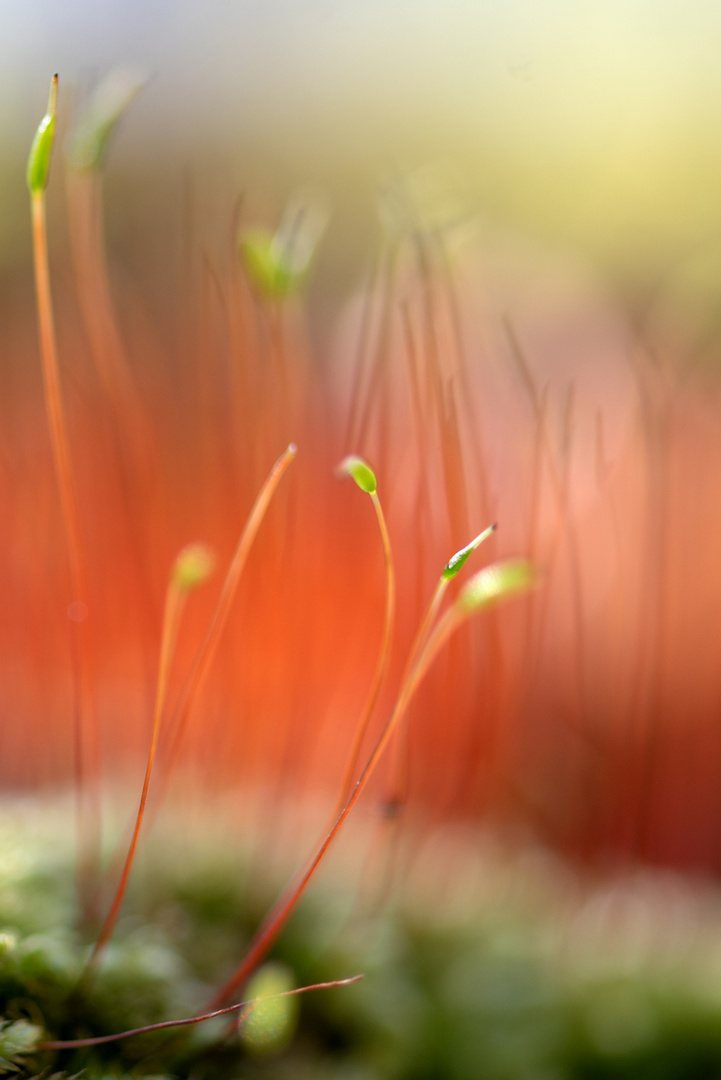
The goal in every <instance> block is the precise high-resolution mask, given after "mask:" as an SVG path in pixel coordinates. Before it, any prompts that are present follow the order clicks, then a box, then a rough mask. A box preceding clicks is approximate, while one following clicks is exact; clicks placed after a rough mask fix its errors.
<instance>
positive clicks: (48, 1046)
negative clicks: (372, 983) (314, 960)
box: [38, 975, 363, 1050]
mask: <svg viewBox="0 0 721 1080" xmlns="http://www.w3.org/2000/svg"><path fill="white" fill-rule="evenodd" d="M362 978H363V976H362V975H351V976H350V978H348V979H333V980H332V981H331V982H321V983H313V985H312V986H298V987H296V989H295V990H282V991H281V992H280V993H279V994H266V995H264V996H263V997H259V998H250V1000H249V1001H240V1002H238V1004H237V1005H228V1006H227V1007H226V1008H225V1009H215V1010H213V1012H207V1013H202V1014H201V1015H199V1016H188V1017H185V1018H184V1019H183V1020H162V1021H161V1022H160V1023H157V1024H145V1025H144V1026H143V1027H139V1028H131V1029H130V1030H129V1031H119V1032H117V1033H116V1034H115V1035H98V1036H96V1037H95V1038H92V1039H64V1040H62V1039H60V1040H56V1041H55V1042H44V1043H41V1044H40V1046H39V1047H38V1049H39V1050H79V1049H81V1048H82V1047H84V1046H102V1045H103V1044H104V1043H110V1042H117V1041H118V1040H119V1039H129V1038H130V1037H131V1035H146V1034H147V1033H148V1032H149V1031H165V1030H167V1029H168V1028H176V1027H188V1026H189V1025H190V1024H201V1023H202V1022H203V1021H204V1020H213V1019H214V1018H215V1017H216V1016H227V1015H228V1014H229V1013H233V1012H237V1013H241V1012H242V1011H243V1010H244V1009H248V1010H251V1009H252V1008H253V1006H254V1005H257V1004H258V1002H260V1001H274V1000H275V999H277V998H286V997H296V996H297V995H298V994H308V993H310V992H311V990H334V989H335V988H336V987H338V986H352V985H353V983H357V982H360V980H361V979H362ZM241 1019H242V1018H241Z"/></svg>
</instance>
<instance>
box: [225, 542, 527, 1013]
mask: <svg viewBox="0 0 721 1080" xmlns="http://www.w3.org/2000/svg"><path fill="white" fill-rule="evenodd" d="M469 548H471V545H469ZM465 550H467V549H464V551H465ZM459 554H460V553H459ZM466 557H467V556H466ZM463 561H465V559H464V560H463ZM461 565H462V563H461ZM449 566H451V564H450V563H449ZM459 568H460V567H459ZM532 583H533V573H532V570H531V568H530V567H529V565H528V564H527V563H525V562H520V561H517V562H516V561H509V562H507V563H498V564H495V565H493V566H489V567H486V568H485V569H484V570H481V571H480V573H479V574H476V575H475V577H474V578H472V579H471V580H470V581H469V582H468V584H467V585H466V587H465V588H464V589H463V591H462V592H461V594H460V595H459V597H458V599H457V600H456V601H455V603H454V604H453V606H452V607H451V608H449V610H448V611H447V612H446V613H445V615H444V616H443V617H442V619H441V620H440V622H439V623H438V624H437V625H436V627H435V629H434V630H433V631H432V632H431V633H430V635H429V636H428V638H427V641H426V644H425V645H424V646H423V647H422V648H421V649H420V651H419V655H418V659H417V660H416V661H415V663H414V664H413V666H412V667H411V669H410V671H409V673H408V675H407V676H406V678H405V680H404V682H403V685H402V686H401V690H400V693H399V695H398V698H397V700H396V704H395V706H394V708H393V711H392V713H391V715H390V717H389V718H388V720H387V721H386V724H385V726H384V728H383V730H382V732H381V734H380V736H379V738H378V741H377V742H376V744H375V746H374V747H373V750H372V751H371V754H370V757H369V758H368V760H367V762H366V764H365V766H364V768H363V771H362V773H361V775H360V777H359V779H358V781H357V783H356V785H355V787H354V788H353V791H352V793H351V794H350V796H349V798H348V800H347V802H346V804H345V806H344V807H343V809H342V810H341V812H340V814H339V815H338V818H337V819H336V821H335V823H334V825H333V826H332V828H331V830H330V832H329V833H328V835H327V836H326V838H325V839H324V840H323V842H322V843H321V844H320V846H319V848H318V850H317V851H316V853H315V855H314V856H313V857H312V858H311V860H310V862H309V863H308V865H307V866H306V868H305V870H303V871H302V872H301V874H300V876H299V877H298V878H297V879H296V880H295V881H293V882H291V884H290V886H289V887H288V889H286V891H285V892H284V893H283V894H282V895H281V897H280V898H279V900H278V901H277V902H276V903H275V905H274V906H273V907H272V908H271V910H270V912H269V913H268V915H267V916H266V918H265V919H264V921H263V923H262V924H261V926H260V928H259V929H258V931H257V933H256V935H255V937H254V938H253V940H252V941H251V944H250V947H249V948H248V950H247V952H246V954H245V956H244V958H243V960H242V961H241V963H240V965H239V966H238V968H237V969H236V971H235V972H234V973H233V974H232V975H231V977H230V978H229V979H228V980H227V982H226V983H225V985H224V986H223V987H221V989H220V990H219V991H218V993H217V994H216V995H215V997H214V998H213V999H212V1001H211V1002H210V1004H209V1008H210V1009H213V1008H216V1007H219V1006H221V1005H223V1003H224V1002H226V1001H227V1000H228V999H229V998H230V997H231V996H232V995H233V994H235V993H236V992H237V990H238V989H239V988H240V987H241V986H242V985H243V983H244V982H245V981H246V979H247V978H248V977H249V976H250V975H251V973H252V972H253V971H254V969H255V967H256V966H257V964H258V963H259V962H260V960H261V959H262V958H263V956H265V954H266V953H267V951H268V949H269V948H270V947H271V946H272V944H273V942H274V941H275V939H276V938H277V936H278V934H279V933H280V931H281V930H282V928H283V926H284V925H285V923H286V921H287V919H288V918H289V916H290V914H291V912H292V911H293V909H294V907H295V905H296V904H297V903H298V901H299V900H300V898H301V896H302V895H303V892H304V891H305V888H306V886H307V885H308V883H309V881H310V880H311V878H312V877H313V875H314V873H315V872H316V870H317V869H318V866H319V865H320V863H321V862H322V860H323V858H324V856H325V854H326V852H327V851H328V849H329V848H330V846H331V844H332V843H333V841H334V840H335V838H336V836H337V835H338V833H339V832H340V830H341V828H342V827H343V824H344V822H345V820H346V818H347V817H348V815H349V814H350V812H351V810H352V809H353V807H354V806H355V804H356V803H357V801H358V799H359V798H360V796H361V795H362V793H363V791H364V789H365V787H366V785H367V784H368V781H369V780H370V778H371V776H372V775H373V773H374V771H375V768H376V766H377V765H378V762H379V761H380V759H381V757H382V756H383V753H384V751H385V749H386V747H387V746H388V742H389V740H390V738H391V736H392V735H393V733H394V731H395V730H396V728H397V726H398V724H399V722H400V720H401V719H402V717H403V715H404V713H405V711H406V709H407V708H408V705H409V704H410V701H411V699H412V697H413V695H414V693H415V691H416V689H417V688H418V685H419V684H420V682H421V680H422V679H423V678H424V676H425V675H426V673H427V671H428V669H429V667H430V666H431V664H432V662H433V660H434V659H435V657H436V656H437V654H438V652H439V651H440V650H441V649H442V648H443V646H444V645H445V643H446V642H447V641H448V639H449V638H450V637H451V635H452V634H453V633H454V631H455V630H456V629H457V628H458V627H459V626H460V625H461V624H462V623H463V622H464V621H465V620H466V619H467V618H468V617H469V616H470V615H471V614H473V612H474V611H478V610H480V609H481V608H487V607H489V606H491V605H492V604H494V603H495V602H497V601H499V600H501V599H503V598H504V597H505V596H510V595H512V594H514V593H519V592H523V591H526V590H527V589H529V588H530V587H531V585H532ZM437 594H438V590H436V594H435V595H434V598H433V600H432V601H431V605H433V604H434V603H435V602H436V597H437ZM441 595H442V592H441ZM427 625H428V623H427V620H426V619H424V620H423V624H422V626H421V631H420V632H419V637H418V638H417V640H416V645H414V649H417V647H418V644H419V642H420V641H421V640H422V639H421V637H420V633H424V632H425V629H426V627H427Z"/></svg>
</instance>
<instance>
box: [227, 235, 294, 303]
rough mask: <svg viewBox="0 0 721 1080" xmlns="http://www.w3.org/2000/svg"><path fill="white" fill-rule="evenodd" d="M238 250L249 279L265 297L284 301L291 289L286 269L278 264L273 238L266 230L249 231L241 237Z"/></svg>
mask: <svg viewBox="0 0 721 1080" xmlns="http://www.w3.org/2000/svg"><path fill="white" fill-rule="evenodd" d="M238 248H239V250H240V254H241V256H242V259H243V262H244V263H245V268H246V270H247V272H248V277H249V278H250V280H251V282H252V283H253V285H254V286H255V288H256V289H257V290H258V292H259V293H261V294H262V295H263V296H269V297H271V298H272V299H274V300H282V299H283V298H284V297H285V296H287V295H288V293H289V292H290V289H291V281H290V278H289V276H288V272H287V270H286V269H285V267H284V266H283V265H282V264H280V263H278V260H277V258H276V253H275V248H274V244H273V236H272V234H271V233H269V232H268V231H267V230H265V229H248V230H247V232H244V233H243V234H242V236H241V237H240V240H239V242H238Z"/></svg>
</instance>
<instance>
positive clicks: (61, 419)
mask: <svg viewBox="0 0 721 1080" xmlns="http://www.w3.org/2000/svg"><path fill="white" fill-rule="evenodd" d="M30 205H31V211H32V231H33V259H34V266H35V290H36V300H37V313H38V327H39V332H40V351H41V356H42V371H43V387H44V396H45V410H46V413H47V418H48V426H49V428H50V444H51V449H52V456H53V464H54V467H55V474H56V477H57V482H58V489H59V493H60V504H61V509H62V515H63V525H64V528H65V536H66V540H67V546H68V560H69V564H70V587H71V590H72V606H73V610H74V612H75V613H76V617H75V618H73V620H72V621H73V628H72V634H71V651H72V666H73V681H74V685H75V710H74V711H75V721H74V727H75V739H74V741H75V783H76V788H77V800H78V809H77V814H78V846H79V856H78V893H79V897H80V901H81V905H82V906H83V908H84V911H85V916H86V918H89V917H90V910H89V901H88V897H89V896H90V894H91V892H92V887H93V882H94V880H95V878H96V877H97V872H98V867H99V862H100V799H99V793H98V769H99V754H98V745H97V723H96V713H95V701H94V690H93V685H94V674H93V662H92V653H91V645H90V635H89V631H88V624H87V621H86V619H87V612H88V587H87V573H86V567H85V553H84V545H83V538H82V529H81V526H80V513H79V510H78V498H77V491H76V486H75V477H74V473H73V465H72V458H71V454H70V444H69V440H68V433H67V423H66V419H65V411H64V408H63V401H62V395H61V392H60V377H59V370H58V351H57V339H56V334H55V321H54V317H53V305H52V294H51V290H50V269H49V263H48V249H47V226H46V214H45V189H44V187H43V188H41V189H39V190H34V191H32V192H31V196H30Z"/></svg>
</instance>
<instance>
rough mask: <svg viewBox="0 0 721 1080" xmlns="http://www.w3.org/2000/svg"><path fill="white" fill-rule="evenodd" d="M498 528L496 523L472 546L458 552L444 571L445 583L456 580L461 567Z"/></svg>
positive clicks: (478, 537) (480, 535)
mask: <svg viewBox="0 0 721 1080" xmlns="http://www.w3.org/2000/svg"><path fill="white" fill-rule="evenodd" d="M497 527H498V526H497V525H496V524H495V523H494V524H493V525H489V526H488V528H487V529H484V530H483V532H482V533H479V534H478V536H477V537H476V538H475V539H474V540H471V542H470V544H466V546H465V547H464V548H461V550H460V551H457V552H456V553H455V555H454V556H453V557H452V558H450V559H449V560H448V562H447V563H446V565H445V567H444V569H443V575H442V576H443V579H444V580H445V581H450V580H451V578H454V577H455V576H456V574H457V573H458V571H459V570H460V569H461V567H462V566H464V565H465V563H466V562H467V560H468V559H469V558H470V556H471V555H472V554H473V552H474V551H475V550H476V548H477V547H479V545H480V544H482V543H483V541H484V540H487V539H488V537H489V536H491V534H492V533H494V532H495V531H496V529H497Z"/></svg>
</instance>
